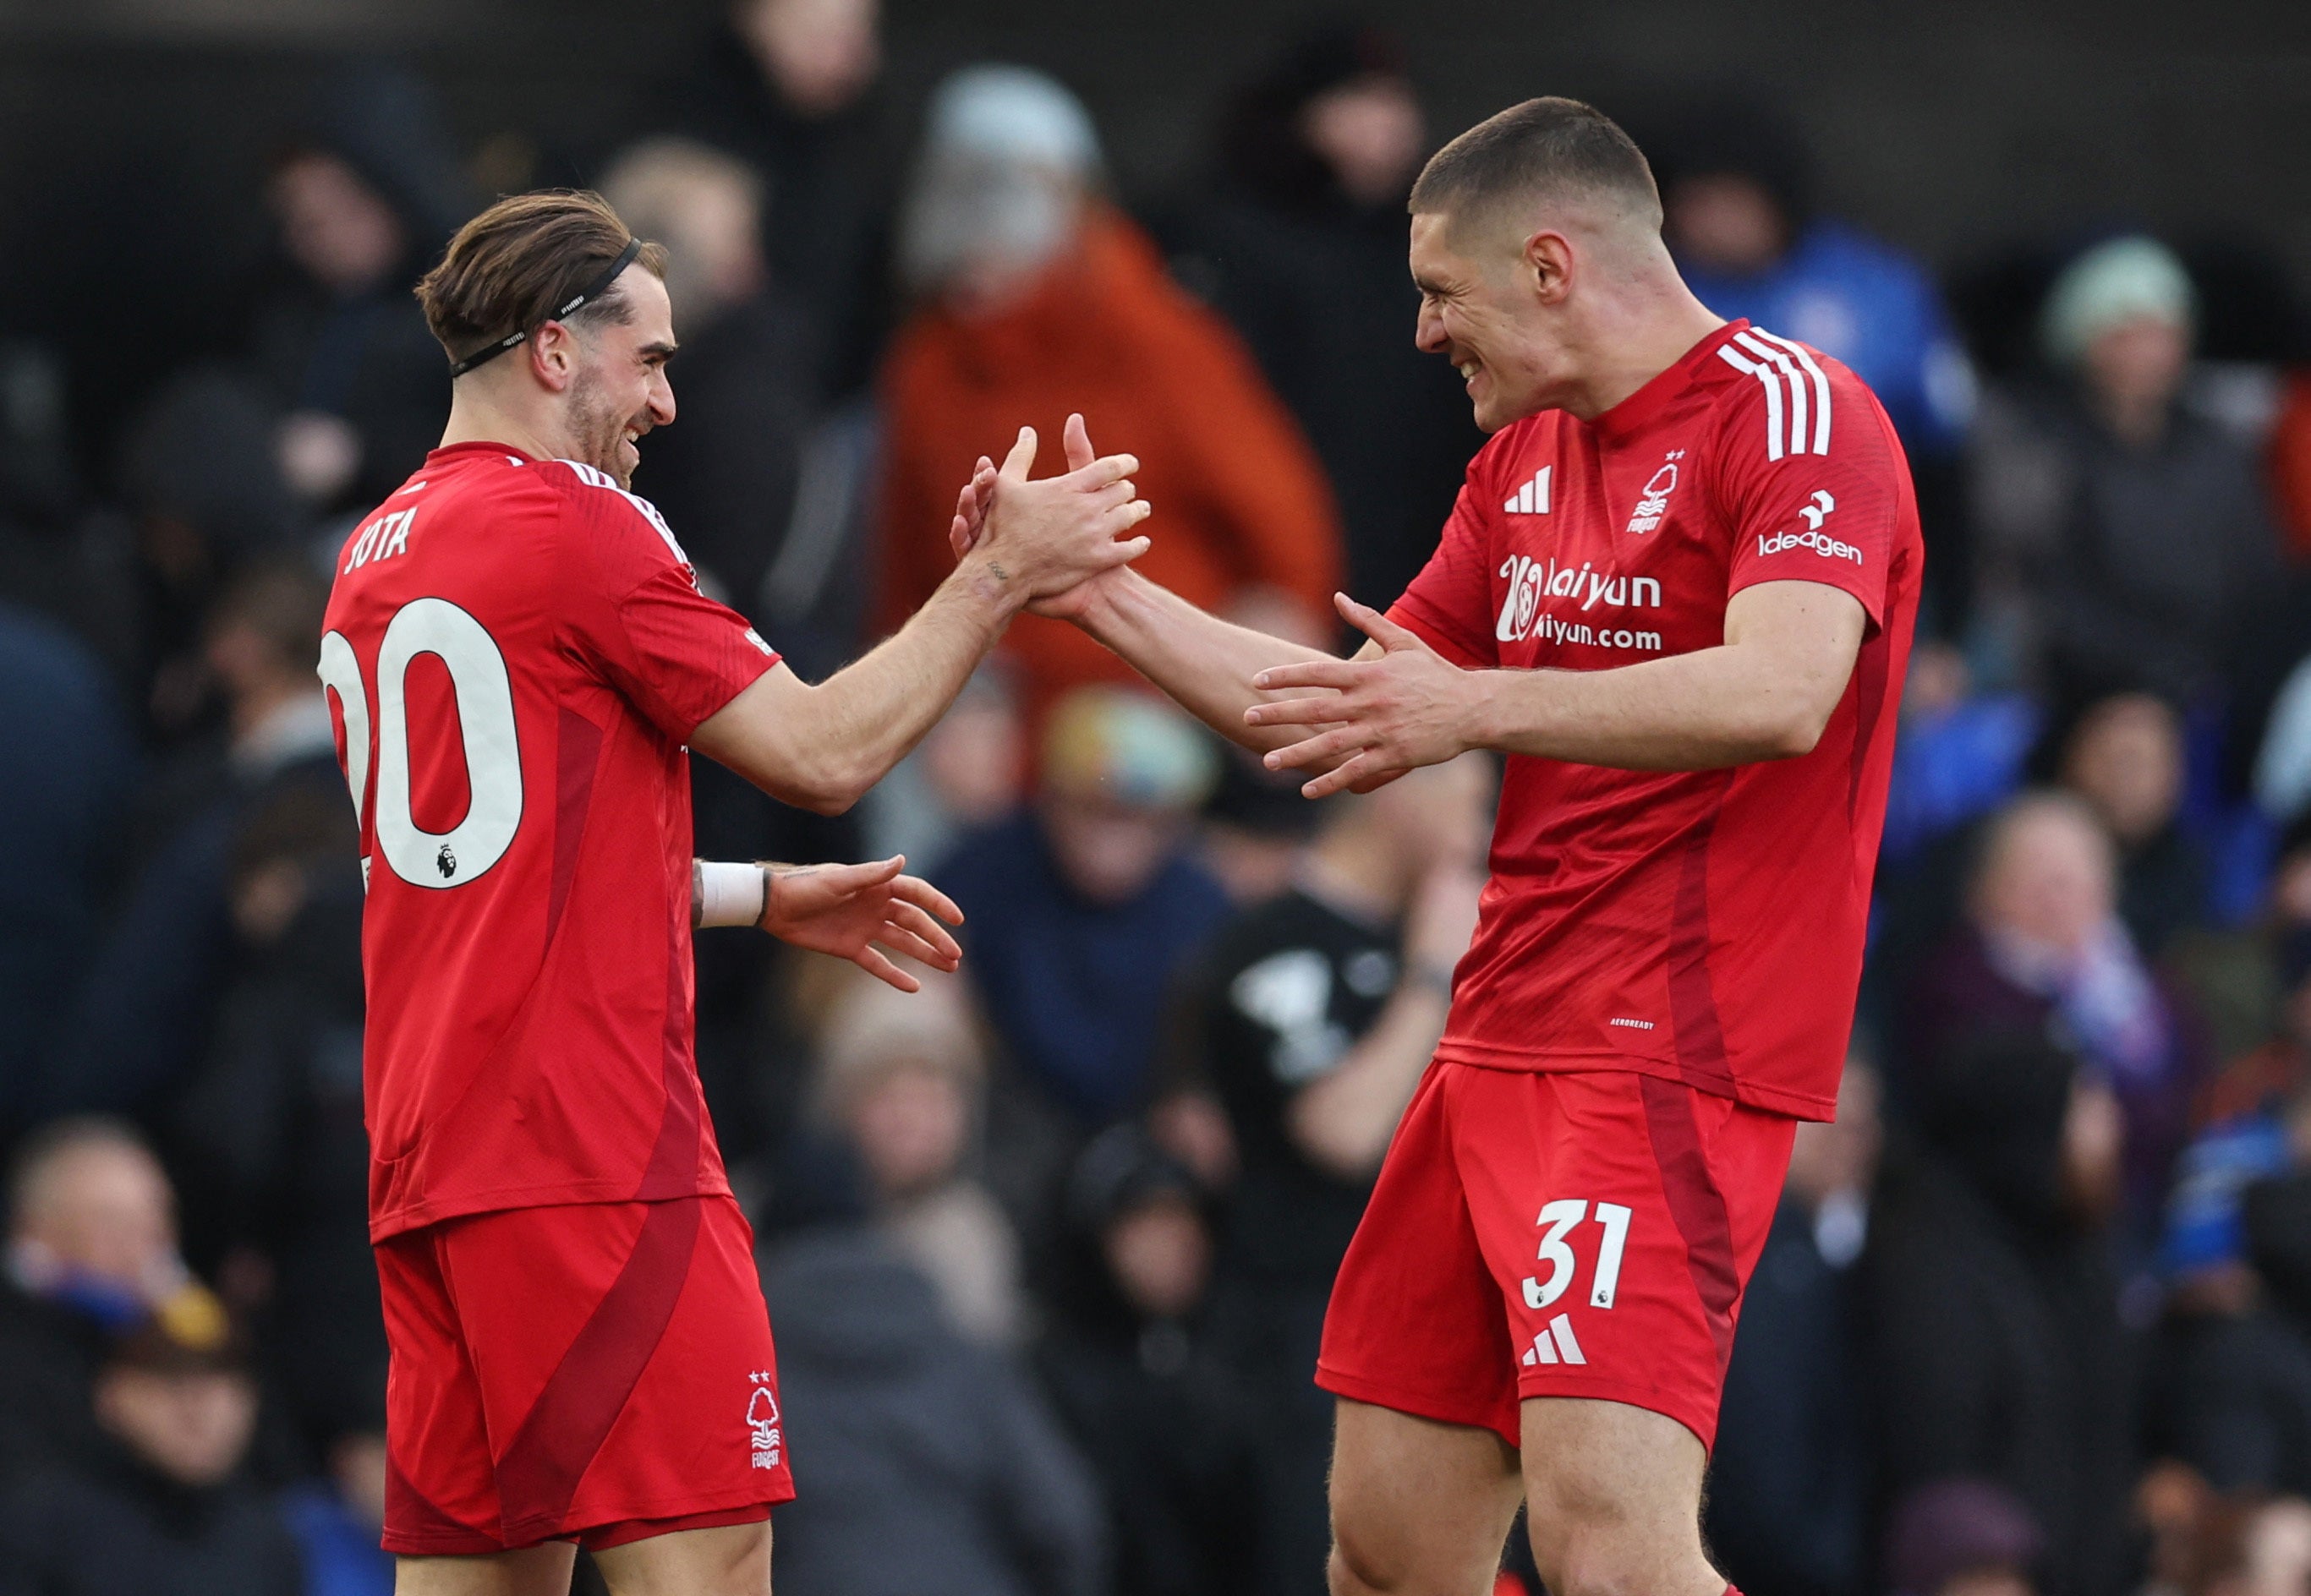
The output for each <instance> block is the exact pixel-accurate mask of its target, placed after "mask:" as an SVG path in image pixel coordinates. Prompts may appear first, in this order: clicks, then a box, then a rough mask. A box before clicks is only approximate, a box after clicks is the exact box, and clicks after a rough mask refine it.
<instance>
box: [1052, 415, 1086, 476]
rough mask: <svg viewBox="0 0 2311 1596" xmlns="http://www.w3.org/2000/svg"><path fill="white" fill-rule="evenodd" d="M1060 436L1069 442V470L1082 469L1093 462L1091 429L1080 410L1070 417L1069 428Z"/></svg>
mask: <svg viewBox="0 0 2311 1596" xmlns="http://www.w3.org/2000/svg"><path fill="white" fill-rule="evenodd" d="M1060 436H1061V437H1062V438H1064V439H1065V440H1066V442H1067V448H1068V470H1069V471H1080V470H1082V469H1083V468H1084V467H1085V466H1086V465H1089V464H1091V463H1092V460H1093V459H1094V455H1093V454H1092V452H1091V429H1090V428H1088V427H1086V426H1085V425H1084V419H1083V416H1082V414H1081V413H1080V412H1078V413H1077V414H1074V415H1071V416H1069V417H1068V424H1067V429H1066V430H1065V431H1064V432H1062V433H1061V434H1060Z"/></svg>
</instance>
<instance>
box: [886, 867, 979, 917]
mask: <svg viewBox="0 0 2311 1596" xmlns="http://www.w3.org/2000/svg"><path fill="white" fill-rule="evenodd" d="M891 891H892V893H893V895H894V896H895V897H898V898H904V899H906V900H907V901H908V902H909V903H911V904H914V905H916V906H919V907H920V908H923V909H927V910H929V912H930V913H932V914H934V915H937V916H938V917H939V918H940V919H942V920H944V921H946V923H947V924H949V925H960V924H963V910H962V909H961V908H959V907H957V906H956V905H955V899H953V898H949V897H948V896H947V895H946V893H944V892H942V891H940V890H939V889H937V887H934V886H932V885H931V884H930V883H929V881H927V880H923V879H922V878H921V877H920V876H901V877H900V878H899V879H898V880H895V881H893V882H892V883H891Z"/></svg>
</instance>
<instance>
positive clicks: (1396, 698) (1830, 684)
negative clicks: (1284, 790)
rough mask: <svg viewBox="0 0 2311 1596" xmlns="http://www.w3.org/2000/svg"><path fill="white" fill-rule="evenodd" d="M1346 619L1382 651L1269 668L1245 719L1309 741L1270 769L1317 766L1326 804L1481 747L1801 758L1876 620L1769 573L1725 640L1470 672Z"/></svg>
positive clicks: (1651, 757)
mask: <svg viewBox="0 0 2311 1596" xmlns="http://www.w3.org/2000/svg"><path fill="white" fill-rule="evenodd" d="M1340 613H1341V614H1343V615H1344V616H1346V617H1347V619H1348V620H1350V621H1352V622H1354V623H1355V624H1356V626H1357V627H1359V628H1361V629H1363V630H1364V632H1365V635H1366V636H1368V637H1370V638H1372V639H1373V642H1374V646H1375V647H1377V648H1378V649H1379V650H1380V652H1379V654H1378V655H1377V657H1374V656H1373V655H1372V654H1371V651H1370V650H1367V651H1366V653H1365V655H1359V656H1358V657H1357V658H1356V660H1353V661H1346V660H1343V661H1333V662H1330V663H1318V664H1293V665H1285V666H1279V667H1276V668H1273V669H1270V670H1268V671H1264V672H1260V674H1259V675H1258V676H1257V677H1255V678H1254V680H1253V685H1254V686H1255V687H1256V688H1258V689H1259V690H1260V691H1261V692H1262V693H1263V694H1266V695H1277V694H1279V693H1286V692H1295V691H1296V692H1297V693H1299V694H1300V695H1301V696H1298V697H1295V698H1291V699H1290V700H1289V701H1286V702H1281V703H1276V702H1269V703H1263V704H1257V705H1253V706H1252V707H1249V708H1248V709H1246V710H1245V712H1244V717H1245V719H1246V720H1248V721H1250V722H1251V723H1252V724H1254V725H1256V726H1259V727H1260V728H1263V729H1265V730H1267V731H1269V732H1271V733H1273V732H1278V731H1284V730H1287V729H1289V730H1296V731H1298V732H1300V733H1302V738H1303V740H1302V741H1299V742H1295V743H1294V744H1293V745H1292V746H1290V747H1288V748H1284V749H1280V750H1277V751H1275V752H1272V753H1270V754H1269V756H1268V764H1269V768H1272V769H1284V768H1304V769H1314V770H1318V771H1321V772H1322V773H1323V774H1321V775H1319V776H1316V777H1315V778H1314V779H1312V780H1311V781H1310V782H1308V783H1307V785H1305V786H1304V787H1303V788H1302V789H1301V790H1302V791H1303V792H1304V793H1305V794H1307V795H1308V796H1309V797H1311V798H1321V797H1324V796H1325V795H1327V794H1331V793H1336V792H1339V791H1340V790H1341V789H1342V788H1345V787H1355V788H1360V789H1361V788H1367V787H1369V786H1371V785H1374V783H1376V782H1380V781H1383V780H1387V779H1389V778H1391V776H1397V775H1400V774H1401V773H1402V772H1404V771H1406V770H1410V769H1414V768H1417V767H1419V766H1422V765H1435V764H1440V763H1442V762H1443V761H1444V760H1446V759H1452V757H1454V756H1455V755H1457V754H1460V753H1461V752H1463V751H1465V750H1469V749H1471V748H1490V749H1497V750H1501V751H1502V752H1504V753H1513V754H1531V755H1534V756H1536V757H1538V758H1540V759H1565V760H1569V761H1572V762H1574V763H1576V764H1582V765H1605V766H1610V767H1613V768H1618V769H1623V770H1709V769H1715V768H1720V767H1722V766H1727V765H1746V764H1750V763H1753V762H1755V761H1757V760H1760V759H1792V758H1795V757H1796V756H1798V755H1800V754H1804V753H1809V752H1810V751H1811V750H1812V749H1813V746H1814V744H1815V743H1816V742H1818V741H1820V738H1821V733H1822V730H1823V728H1824V727H1825V726H1827V724H1829V717H1830V716H1831V715H1832V714H1833V713H1835V712H1836V708H1837V705H1838V700H1839V699H1841V698H1844V696H1845V688H1846V683H1847V682H1848V681H1850V680H1851V679H1852V677H1853V662H1854V657H1855V655H1857V654H1858V653H1859V651H1860V649H1861V646H1862V632H1863V630H1864V629H1865V628H1866V627H1867V624H1868V616H1867V614H1866V612H1864V611H1863V610H1862V603H1861V601H1860V600H1859V599H1856V598H1855V597H1853V595H1852V594H1849V593H1846V592H1844V590H1843V589H1840V588H1836V587H1830V586H1827V585H1824V584H1821V583H1818V582H1803V581H1783V582H1761V583H1758V584H1757V585H1755V586H1752V587H1747V588H1744V589H1743V590H1742V591H1741V592H1740V593H1738V594H1734V595H1733V598H1732V600H1731V603H1728V604H1727V605H1726V607H1725V641H1724V642H1723V643H1722V645H1720V646H1717V647H1714V648H1701V649H1696V650H1695V651H1694V652H1692V653H1690V654H1679V655H1670V656H1668V657H1666V658H1662V659H1654V660H1647V661H1645V662H1644V663H1643V664H1635V665H1624V666H1621V667H1619V668H1618V669H1616V670H1609V671H1464V670H1462V669H1461V668H1460V667H1459V666H1457V665H1455V664H1452V663H1451V662H1450V661H1448V660H1446V659H1444V658H1443V656H1442V655H1439V654H1437V653H1436V652H1435V650H1434V649H1432V648H1430V647H1429V646H1427V645H1426V643H1424V642H1422V641H1421V639H1420V638H1417V637H1416V636H1415V635H1414V634H1413V633H1411V632H1409V631H1407V630H1406V629H1404V628H1402V627H1400V626H1398V625H1396V624H1395V623H1394V622H1393V621H1391V620H1389V619H1388V618H1387V617H1386V616H1384V615H1382V614H1380V613H1379V612H1376V611H1373V610H1369V609H1366V608H1365V606H1364V605H1362V604H1358V603H1352V602H1351V601H1349V600H1347V599H1345V598H1344V599H1342V600H1341V601H1340Z"/></svg>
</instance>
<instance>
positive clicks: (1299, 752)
mask: <svg viewBox="0 0 2311 1596" xmlns="http://www.w3.org/2000/svg"><path fill="white" fill-rule="evenodd" d="M1371 735H1372V733H1369V732H1367V731H1365V729H1364V728H1362V727H1360V726H1337V727H1335V728H1333V729H1332V730H1331V731H1329V732H1320V733H1317V734H1316V735H1315V736H1313V737H1311V738H1308V739H1306V740H1305V741H1304V742H1295V743H1293V744H1291V745H1290V746H1289V747H1286V748H1278V749H1271V750H1269V751H1268V753H1267V754H1265V755H1264V756H1262V758H1261V760H1260V762H1261V763H1262V764H1264V765H1266V766H1267V767H1268V768H1269V769H1270V770H1292V769H1298V768H1302V767H1304V766H1308V765H1321V764H1325V763H1328V762H1329V761H1330V760H1333V759H1346V758H1347V757H1348V756H1349V755H1351V754H1354V753H1356V751H1357V750H1360V749H1362V748H1363V747H1364V746H1365V740H1366V739H1367V738H1368V737H1370V736H1371Z"/></svg>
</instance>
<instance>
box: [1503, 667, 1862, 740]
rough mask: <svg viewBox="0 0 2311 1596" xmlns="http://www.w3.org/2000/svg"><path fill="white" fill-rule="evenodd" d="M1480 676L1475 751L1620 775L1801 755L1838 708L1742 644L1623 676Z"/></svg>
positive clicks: (1831, 698)
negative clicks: (1604, 768) (1488, 750)
mask: <svg viewBox="0 0 2311 1596" xmlns="http://www.w3.org/2000/svg"><path fill="white" fill-rule="evenodd" d="M1473 674H1474V677H1475V681H1473V682H1472V683H1471V686H1472V688H1473V692H1472V694H1471V698H1472V704H1471V709H1470V717H1471V718H1470V727H1469V734H1468V741H1469V744H1470V746H1472V747H1478V748H1491V749H1497V750H1500V751H1502V752H1504V753H1513V754H1530V755H1533V756H1535V757H1537V758H1539V759H1563V760H1566V761H1568V762H1570V763H1574V764H1579V765H1603V766H1609V767H1611V768H1615V769H1620V770H1714V769H1718V768H1722V767H1725V766H1729V765H1749V764H1755V763H1757V761H1759V760H1762V759H1794V758H1796V757H1798V756H1799V755H1801V754H1805V753H1810V752H1811V751H1812V750H1813V746H1814V744H1815V742H1818V741H1819V739H1820V736H1821V732H1822V727H1823V725H1824V724H1826V723H1827V719H1828V715H1827V708H1834V707H1836V693H1835V692H1832V693H1829V694H1828V695H1827V708H1825V707H1824V703H1825V693H1824V691H1823V689H1822V684H1819V683H1817V682H1815V681H1811V680H1810V679H1808V678H1804V677H1801V676H1800V675H1798V674H1796V673H1793V672H1792V670H1791V669H1790V668H1789V666H1788V664H1787V663H1786V662H1784V661H1781V660H1778V659H1775V658H1774V657H1772V656H1770V655H1765V654H1763V653H1762V652H1761V651H1758V650H1756V649H1752V648H1745V647H1739V646H1731V645H1726V646H1719V647H1715V648H1705V649H1701V650H1698V651H1697V652H1696V653H1692V654H1681V655H1675V656H1674V657H1671V658H1668V659H1658V660H1647V661H1645V662H1644V663H1643V664H1635V665H1624V666H1622V667H1620V668H1619V669H1618V670H1611V671H1479V672H1474V673H1473ZM1840 690H1842V686H1841V689H1840Z"/></svg>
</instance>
